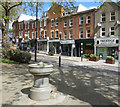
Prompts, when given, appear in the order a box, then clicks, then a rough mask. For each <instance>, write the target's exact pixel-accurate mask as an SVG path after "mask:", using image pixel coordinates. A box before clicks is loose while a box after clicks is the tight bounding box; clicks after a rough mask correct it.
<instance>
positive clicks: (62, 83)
mask: <svg viewBox="0 0 120 107" xmlns="http://www.w3.org/2000/svg"><path fill="white" fill-rule="evenodd" d="M57 70H58V71H57V72H59V73H57V74H54V75H51V77H50V83H51V84H53V85H55V86H56V87H57V89H58V90H59V91H61V92H63V93H64V94H69V95H72V96H74V97H76V98H78V99H79V100H82V101H85V102H88V103H90V104H91V105H92V106H93V107H96V105H101V106H102V105H110V106H113V107H119V106H118V105H117V104H115V103H114V102H112V101H111V100H109V99H107V98H106V97H104V96H103V95H101V94H100V93H98V92H96V91H95V90H94V88H96V87H98V86H97V84H96V83H95V78H97V75H94V76H92V77H90V78H89V82H90V85H85V83H84V82H83V79H82V78H81V75H78V74H76V75H74V71H75V72H76V71H77V72H79V71H80V69H73V68H70V67H69V68H63V67H61V68H58V69H57Z"/></svg>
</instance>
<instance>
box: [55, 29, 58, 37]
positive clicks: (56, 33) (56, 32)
mask: <svg viewBox="0 0 120 107" xmlns="http://www.w3.org/2000/svg"><path fill="white" fill-rule="evenodd" d="M55 35H56V38H58V30H56V31H55Z"/></svg>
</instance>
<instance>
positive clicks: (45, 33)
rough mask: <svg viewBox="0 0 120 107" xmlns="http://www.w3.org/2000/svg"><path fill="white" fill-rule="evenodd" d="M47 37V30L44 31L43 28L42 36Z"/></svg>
mask: <svg viewBox="0 0 120 107" xmlns="http://www.w3.org/2000/svg"><path fill="white" fill-rule="evenodd" d="M46 37H47V32H46V30H44V38H46Z"/></svg>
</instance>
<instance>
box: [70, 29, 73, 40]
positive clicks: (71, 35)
mask: <svg viewBox="0 0 120 107" xmlns="http://www.w3.org/2000/svg"><path fill="white" fill-rule="evenodd" d="M72 38H73V32H72V30H70V39H72Z"/></svg>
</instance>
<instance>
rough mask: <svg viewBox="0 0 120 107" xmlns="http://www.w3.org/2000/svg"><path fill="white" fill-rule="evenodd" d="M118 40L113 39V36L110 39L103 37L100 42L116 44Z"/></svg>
mask: <svg viewBox="0 0 120 107" xmlns="http://www.w3.org/2000/svg"><path fill="white" fill-rule="evenodd" d="M116 40H118V39H116V38H115V39H112V38H110V39H101V40H99V44H116Z"/></svg>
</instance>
